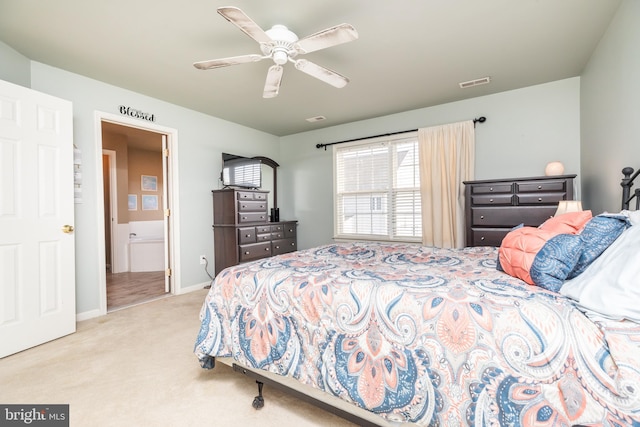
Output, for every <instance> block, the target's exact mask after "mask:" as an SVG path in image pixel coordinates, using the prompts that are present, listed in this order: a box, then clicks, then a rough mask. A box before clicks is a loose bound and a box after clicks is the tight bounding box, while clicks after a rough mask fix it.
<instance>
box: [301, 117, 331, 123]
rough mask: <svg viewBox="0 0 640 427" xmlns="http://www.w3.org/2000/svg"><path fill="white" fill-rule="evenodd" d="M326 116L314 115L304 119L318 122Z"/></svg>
mask: <svg viewBox="0 0 640 427" xmlns="http://www.w3.org/2000/svg"><path fill="white" fill-rule="evenodd" d="M326 119H327V118H326V117H325V116H315V117H309V118H308V119H306V120H307V121H308V122H309V123H313V122H320V121H322V120H326Z"/></svg>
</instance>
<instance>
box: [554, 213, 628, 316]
mask: <svg viewBox="0 0 640 427" xmlns="http://www.w3.org/2000/svg"><path fill="white" fill-rule="evenodd" d="M636 212H638V213H637V214H636ZM627 214H628V213H627ZM639 215H640V211H634V212H633V214H632V215H628V216H629V218H630V220H631V223H632V224H634V225H633V226H632V227H629V228H628V229H627V230H625V231H624V232H623V233H622V234H621V235H620V237H618V238H617V239H616V241H615V242H613V243H612V244H611V246H609V247H608V248H607V250H605V251H604V252H603V253H602V255H600V256H599V257H598V259H596V260H595V261H594V262H593V263H591V265H590V266H589V267H587V269H586V270H585V271H584V272H583V273H582V274H580V275H579V276H577V277H576V278H574V279H571V280H567V281H566V282H565V283H564V284H563V285H562V288H560V293H561V294H562V295H565V296H567V297H569V298H571V299H573V300H575V301H576V302H577V305H578V306H579V307H582V308H583V309H585V310H586V311H587V312H594V313H591V314H596V315H600V316H602V317H605V318H608V319H614V320H622V319H629V320H633V321H634V322H638V323H640V224H639V223H638V222H637V219H638V218H640V216H639Z"/></svg>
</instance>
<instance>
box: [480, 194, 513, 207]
mask: <svg viewBox="0 0 640 427" xmlns="http://www.w3.org/2000/svg"><path fill="white" fill-rule="evenodd" d="M471 202H472V203H473V204H474V205H511V204H513V195H511V194H487V195H482V196H472V197H471Z"/></svg>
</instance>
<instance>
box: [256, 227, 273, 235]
mask: <svg viewBox="0 0 640 427" xmlns="http://www.w3.org/2000/svg"><path fill="white" fill-rule="evenodd" d="M256 233H258V234H269V233H271V226H270V225H258V226H256Z"/></svg>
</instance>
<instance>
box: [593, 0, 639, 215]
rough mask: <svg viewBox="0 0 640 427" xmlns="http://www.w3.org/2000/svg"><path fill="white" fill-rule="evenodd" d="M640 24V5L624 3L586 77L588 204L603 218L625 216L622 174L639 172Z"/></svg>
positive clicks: (597, 51)
mask: <svg viewBox="0 0 640 427" xmlns="http://www.w3.org/2000/svg"><path fill="white" fill-rule="evenodd" d="M639 22H640V1H637V0H625V1H624V2H623V3H622V4H621V6H620V8H619V9H618V12H617V14H616V15H615V17H614V18H613V20H612V21H611V24H610V26H609V28H608V30H607V32H606V33H605V35H604V36H603V38H602V40H600V44H599V45H598V48H597V49H596V50H595V52H594V53H593V55H592V56H591V59H590V61H589V63H588V64H587V67H586V68H585V70H584V72H583V75H582V87H581V94H580V96H581V100H582V101H581V102H582V108H581V117H582V125H581V126H582V156H581V162H582V172H583V181H582V182H583V191H584V201H585V204H586V205H587V206H589V207H590V208H591V209H592V210H593V211H594V212H598V213H600V212H602V211H609V212H617V211H619V210H620V207H621V197H620V180H621V178H622V174H621V173H620V171H621V170H622V168H623V167H625V166H631V167H633V168H634V169H636V170H637V169H640V52H639V46H640V25H638V23H639ZM638 186H640V180H636V186H635V188H638Z"/></svg>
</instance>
